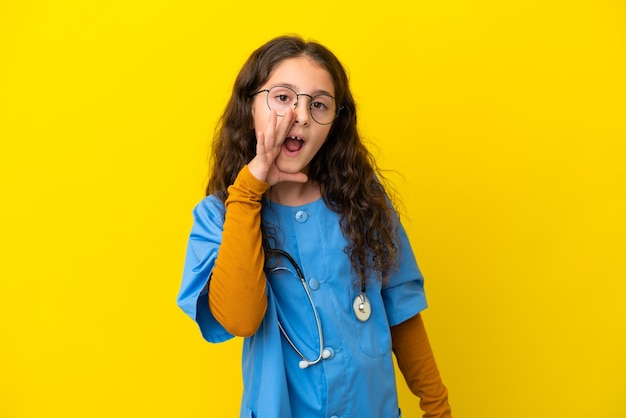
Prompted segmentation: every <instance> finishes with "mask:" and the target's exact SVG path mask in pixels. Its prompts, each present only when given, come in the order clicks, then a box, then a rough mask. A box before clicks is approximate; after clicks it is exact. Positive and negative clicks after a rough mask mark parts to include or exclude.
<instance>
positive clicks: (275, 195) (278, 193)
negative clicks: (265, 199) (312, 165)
mask: <svg viewBox="0 0 626 418" xmlns="http://www.w3.org/2000/svg"><path fill="white" fill-rule="evenodd" d="M320 197H322V192H321V190H320V185H319V184H318V183H316V182H311V181H308V182H306V183H292V182H286V181H285V182H282V183H277V184H275V185H273V186H272V188H271V189H270V191H269V199H270V200H271V201H272V202H276V203H280V204H281V205H285V206H300V205H306V204H307V203H311V202H314V201H316V200H318V199H319V198H320Z"/></svg>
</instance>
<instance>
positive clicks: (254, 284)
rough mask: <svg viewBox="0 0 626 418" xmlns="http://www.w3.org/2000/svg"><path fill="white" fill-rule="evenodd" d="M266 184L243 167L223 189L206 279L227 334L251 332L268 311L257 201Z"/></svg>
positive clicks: (212, 304)
mask: <svg viewBox="0 0 626 418" xmlns="http://www.w3.org/2000/svg"><path fill="white" fill-rule="evenodd" d="M268 188H269V184H268V183H266V182H263V181H261V180H258V179H257V178H256V177H254V176H253V175H252V173H250V171H249V170H248V167H247V166H245V167H244V168H243V169H242V170H241V171H240V172H239V175H238V176H237V179H236V180H235V182H234V183H233V185H232V186H230V187H229V188H228V198H227V199H226V202H225V206H226V216H225V219H224V229H223V231H222V242H221V244H220V248H219V250H218V253H217V259H216V260H215V267H214V268H213V273H212V275H211V281H210V284H209V286H210V291H209V308H210V309H211V312H212V313H213V316H214V317H215V319H217V321H218V322H219V323H220V324H221V325H222V326H223V327H224V328H225V329H226V330H227V331H228V332H230V333H231V334H232V335H236V336H241V337H248V336H250V335H252V334H254V333H255V332H256V330H257V329H258V328H259V325H260V324H261V321H262V320H263V316H264V315H265V310H266V309H267V294H266V279H265V272H264V271H263V265H264V263H265V255H264V253H263V248H262V245H261V243H262V235H261V198H262V196H263V193H265V192H266V191H267V190H268Z"/></svg>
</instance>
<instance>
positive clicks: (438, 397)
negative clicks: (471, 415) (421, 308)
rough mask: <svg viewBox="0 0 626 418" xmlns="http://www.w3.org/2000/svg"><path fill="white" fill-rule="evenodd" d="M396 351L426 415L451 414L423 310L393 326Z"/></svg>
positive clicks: (437, 417)
mask: <svg viewBox="0 0 626 418" xmlns="http://www.w3.org/2000/svg"><path fill="white" fill-rule="evenodd" d="M391 338H392V344H393V351H394V353H395V355H396V359H397V360H398V367H399V368H400V371H401V372H402V374H403V376H404V379H405V380H406V382H407V384H408V386H409V388H410V389H411V392H413V394H415V395H416V396H419V398H420V407H421V408H422V410H423V411H424V412H425V413H424V418H452V412H451V410H450V405H449V403H448V389H446V387H445V386H444V384H443V382H442V381H441V376H440V375H439V369H438V368H437V364H436V363H435V357H434V355H433V352H432V350H431V348H430V342H429V341H428V336H427V335H426V328H425V327H424V321H423V320H422V316H421V315H420V314H417V315H415V316H414V317H412V318H410V319H408V320H407V321H404V322H402V323H400V324H398V325H396V326H393V327H391Z"/></svg>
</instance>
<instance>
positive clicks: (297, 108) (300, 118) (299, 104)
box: [293, 94, 311, 125]
mask: <svg viewBox="0 0 626 418" xmlns="http://www.w3.org/2000/svg"><path fill="white" fill-rule="evenodd" d="M301 96H305V98H302V97H301ZM306 98H309V99H310V96H308V95H306V94H302V95H298V99H297V100H296V102H295V103H294V104H293V108H294V112H295V113H296V118H295V120H294V123H301V124H302V125H307V124H308V123H309V118H310V117H311V113H310V110H309V106H307V102H306Z"/></svg>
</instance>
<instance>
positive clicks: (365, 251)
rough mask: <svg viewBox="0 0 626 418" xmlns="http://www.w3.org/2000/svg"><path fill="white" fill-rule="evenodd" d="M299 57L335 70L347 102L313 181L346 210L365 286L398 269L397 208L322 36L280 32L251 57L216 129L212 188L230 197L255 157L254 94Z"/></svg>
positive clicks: (314, 167) (344, 226)
mask: <svg viewBox="0 0 626 418" xmlns="http://www.w3.org/2000/svg"><path fill="white" fill-rule="evenodd" d="M300 56H306V57H309V58H311V59H313V60H314V61H315V62H316V63H318V64H319V65H320V66H321V67H322V68H324V69H326V70H327V71H328V72H329V73H330V75H331V77H332V79H333V83H334V87H335V99H336V101H337V103H338V104H339V105H340V106H342V109H341V111H340V113H339V115H338V117H337V119H336V120H335V121H334V122H333V125H332V127H331V130H330V132H329V134H328V138H327V140H326V142H325V143H324V145H323V146H322V147H321V148H320V150H319V151H318V153H317V154H316V155H315V157H314V158H313V159H312V160H311V163H310V165H309V172H308V176H309V179H310V180H313V181H316V182H318V183H319V184H320V185H322V187H323V189H322V190H324V193H323V199H324V202H325V203H326V205H327V206H328V207H329V208H330V209H331V210H333V211H334V212H336V213H338V214H339V215H340V220H341V221H340V225H341V230H342V232H343V234H344V236H345V237H346V238H347V240H348V242H349V244H348V246H347V247H346V249H345V252H346V254H347V255H348V256H349V258H350V262H351V264H352V267H353V269H354V271H355V273H356V276H357V278H358V279H359V283H360V284H361V285H362V286H364V285H365V283H366V280H367V277H368V276H369V275H370V273H371V272H372V271H373V272H375V273H376V275H377V277H378V278H379V279H382V280H384V279H385V278H386V277H387V276H388V275H389V274H390V273H391V272H392V271H393V270H394V269H395V267H396V253H397V248H398V246H397V226H398V222H397V219H396V215H395V211H394V209H393V206H392V204H391V201H390V199H389V197H388V195H387V192H386V190H385V187H384V186H383V183H382V180H384V177H383V175H382V173H381V172H380V170H379V169H378V168H377V165H376V163H375V161H374V159H373V157H372V154H371V153H370V152H369V151H368V149H367V148H366V147H365V145H364V144H363V142H362V141H361V138H360V136H359V133H358V130H357V121H356V105H355V102H354V98H353V97H352V93H351V92H350V89H349V83H348V76H347V74H346V71H345V69H344V67H343V65H342V64H341V63H340V62H339V60H338V59H337V57H336V56H335V55H334V54H333V53H332V52H331V51H330V50H328V49H327V48H326V47H324V46H323V45H321V44H319V43H317V42H307V41H304V40H303V39H302V38H300V37H297V36H281V37H278V38H275V39H273V40H271V41H269V42H267V43H266V44H264V45H263V46H261V47H260V48H258V49H257V50H256V51H254V52H253V53H252V55H251V56H250V57H249V58H248V60H247V61H246V63H245V64H244V66H243V67H242V69H241V71H240V72H239V75H238V76H237V78H236V80H235V84H234V87H233V93H232V96H231V98H230V101H229V102H228V104H227V106H226V109H225V111H224V113H223V115H222V117H221V118H220V121H219V123H218V126H217V128H216V134H215V138H214V141H213V147H212V155H211V167H212V170H211V172H210V177H209V183H208V185H207V188H206V194H207V195H210V194H214V195H216V196H217V197H218V198H219V199H221V200H222V201H225V200H226V198H227V196H228V191H227V189H228V187H229V186H230V185H231V184H233V182H234V181H235V178H236V177H237V174H238V173H239V171H240V170H241V169H242V168H243V166H244V165H245V164H248V163H249V162H250V161H251V160H252V159H253V158H254V156H255V155H256V137H255V133H254V129H253V122H252V121H253V117H252V105H251V101H252V98H251V95H252V94H253V93H254V92H256V91H257V90H258V89H259V88H260V86H261V85H262V84H263V83H265V82H266V81H267V80H268V79H269V77H270V75H271V73H272V71H273V69H274V68H276V66H277V65H279V64H280V63H281V62H282V61H284V60H286V59H289V58H295V57H300Z"/></svg>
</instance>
